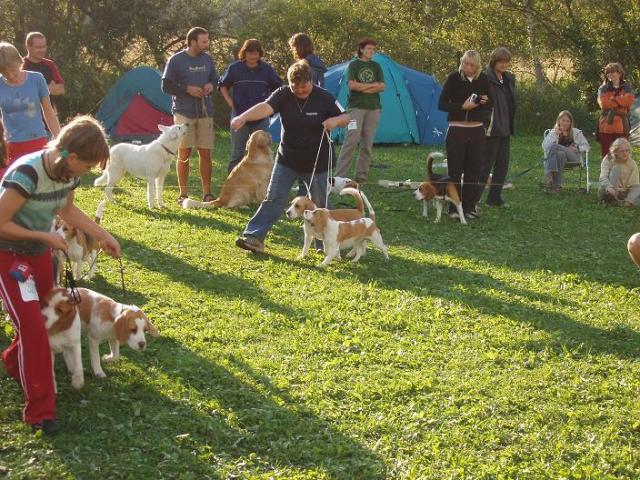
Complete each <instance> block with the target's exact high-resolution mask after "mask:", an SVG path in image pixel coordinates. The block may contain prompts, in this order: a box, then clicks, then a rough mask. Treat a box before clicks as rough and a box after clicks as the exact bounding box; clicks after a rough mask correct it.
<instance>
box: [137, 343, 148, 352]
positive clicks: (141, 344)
mask: <svg viewBox="0 0 640 480" xmlns="http://www.w3.org/2000/svg"><path fill="white" fill-rule="evenodd" d="M146 346H147V344H146V342H138V347H140V350H144V347H146Z"/></svg>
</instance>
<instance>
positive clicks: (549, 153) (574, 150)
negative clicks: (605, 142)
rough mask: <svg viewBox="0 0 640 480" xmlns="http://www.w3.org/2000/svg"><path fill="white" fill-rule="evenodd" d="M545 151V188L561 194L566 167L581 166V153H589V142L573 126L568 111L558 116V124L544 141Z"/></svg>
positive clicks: (543, 148)
mask: <svg viewBox="0 0 640 480" xmlns="http://www.w3.org/2000/svg"><path fill="white" fill-rule="evenodd" d="M542 150H543V151H544V180H543V183H544V188H545V192H547V193H552V194H553V193H559V192H560V189H561V188H562V177H563V175H562V174H563V172H564V169H565V168H566V167H570V166H574V165H580V152H582V151H584V152H588V151H589V142H587V139H586V138H584V135H583V134H582V132H581V131H580V130H578V129H577V128H575V127H574V126H573V115H571V112H569V111H568V110H563V111H562V112H560V113H559V114H558V118H557V119H556V124H555V126H554V127H553V129H552V130H550V131H549V133H547V135H546V136H545V137H544V139H543V140H542Z"/></svg>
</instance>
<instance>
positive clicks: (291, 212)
mask: <svg viewBox="0 0 640 480" xmlns="http://www.w3.org/2000/svg"><path fill="white" fill-rule="evenodd" d="M337 178H339V177H337ZM340 195H351V196H353V198H354V199H355V201H356V208H339V209H335V210H329V215H330V216H331V218H332V219H333V220H337V221H343V222H348V221H351V220H357V219H359V218H363V217H364V213H365V212H364V206H365V205H366V206H367V210H368V211H369V217H370V218H371V219H373V221H374V222H375V219H376V212H375V211H374V210H373V207H372V206H371V204H370V203H369V200H368V199H367V196H366V195H365V194H364V192H361V191H359V190H356V189H355V188H352V187H345V188H343V189H342V190H341V191H340ZM316 208H317V206H316V204H315V203H314V202H313V201H312V200H311V199H310V198H308V197H296V198H294V199H293V200H292V201H291V206H290V207H289V208H288V209H287V212H286V214H287V217H289V218H291V219H295V218H302V217H303V215H304V212H305V211H306V210H315V209H316ZM302 230H303V231H304V245H303V247H302V252H300V255H299V256H298V258H304V257H305V256H306V255H307V253H309V248H310V247H311V242H312V241H313V239H314V238H319V237H316V236H315V235H314V231H313V229H311V228H309V225H308V224H307V222H303V224H302Z"/></svg>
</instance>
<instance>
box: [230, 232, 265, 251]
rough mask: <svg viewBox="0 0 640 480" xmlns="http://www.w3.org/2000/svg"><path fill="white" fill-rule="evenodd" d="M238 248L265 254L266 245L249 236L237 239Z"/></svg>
mask: <svg viewBox="0 0 640 480" xmlns="http://www.w3.org/2000/svg"><path fill="white" fill-rule="evenodd" d="M236 246H237V247H240V248H242V249H244V250H249V251H250V252H253V253H262V252H264V243H262V242H261V241H260V239H258V238H256V237H252V236H249V235H247V236H245V237H238V238H236Z"/></svg>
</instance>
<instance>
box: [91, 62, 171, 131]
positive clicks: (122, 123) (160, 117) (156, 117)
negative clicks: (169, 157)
mask: <svg viewBox="0 0 640 480" xmlns="http://www.w3.org/2000/svg"><path fill="white" fill-rule="evenodd" d="M161 80H162V73H161V72H160V71H159V70H156V69H155V68H151V67H137V68H134V69H133V70H129V71H128V72H127V73H125V74H124V75H123V76H122V77H121V78H120V80H118V81H117V82H116V83H115V84H114V85H113V87H111V90H109V93H108V94H107V96H106V97H105V98H104V100H103V101H102V105H101V106H100V109H99V110H98V112H97V113H96V118H97V119H98V120H100V122H102V124H103V125H104V128H105V129H106V130H107V133H108V134H109V136H110V137H111V138H112V139H114V140H120V141H123V140H124V141H126V140H140V141H143V142H150V141H152V140H153V139H155V138H156V137H158V135H160V131H159V130H158V124H162V125H172V124H173V117H172V116H171V97H170V96H169V95H167V94H166V93H164V92H163V91H162V90H161V89H160V84H161Z"/></svg>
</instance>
